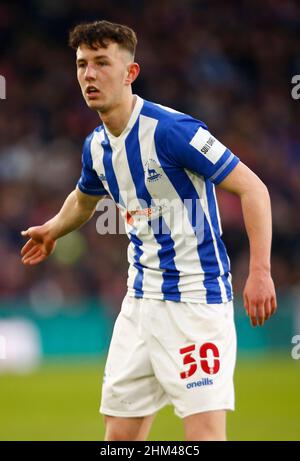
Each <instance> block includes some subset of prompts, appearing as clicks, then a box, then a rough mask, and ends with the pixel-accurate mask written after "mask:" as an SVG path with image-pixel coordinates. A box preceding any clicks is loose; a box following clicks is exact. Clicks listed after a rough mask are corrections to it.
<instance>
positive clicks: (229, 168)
mask: <svg viewBox="0 0 300 461" xmlns="http://www.w3.org/2000/svg"><path fill="white" fill-rule="evenodd" d="M239 162H240V159H239V158H238V157H234V158H233V159H232V161H231V162H230V163H229V165H228V166H227V167H226V168H225V169H224V170H223V171H222V172H221V173H220V175H219V176H217V177H216V178H215V179H213V180H212V182H213V183H214V184H216V185H218V184H220V182H222V181H223V179H225V178H226V176H228V175H229V173H231V171H232V170H233V169H234V168H235V167H236V166H237V164H238V163H239Z"/></svg>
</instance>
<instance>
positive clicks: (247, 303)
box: [243, 293, 249, 315]
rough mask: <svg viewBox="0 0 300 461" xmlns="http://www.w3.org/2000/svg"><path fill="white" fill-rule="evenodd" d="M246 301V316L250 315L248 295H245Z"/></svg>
mask: <svg viewBox="0 0 300 461" xmlns="http://www.w3.org/2000/svg"><path fill="white" fill-rule="evenodd" d="M243 299H244V308H245V309H246V314H247V315H249V300H248V296H247V294H246V293H244V294H243Z"/></svg>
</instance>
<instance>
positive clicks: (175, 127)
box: [141, 100, 207, 137]
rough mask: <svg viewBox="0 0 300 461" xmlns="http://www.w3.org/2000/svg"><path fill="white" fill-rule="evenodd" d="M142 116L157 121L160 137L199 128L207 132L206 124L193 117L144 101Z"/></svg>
mask: <svg viewBox="0 0 300 461" xmlns="http://www.w3.org/2000/svg"><path fill="white" fill-rule="evenodd" d="M141 116H144V117H149V118H152V119H155V120H156V121H157V130H156V132H157V133H156V134H157V136H159V137H162V136H170V135H172V132H174V131H175V132H182V133H184V132H186V131H192V130H195V129H198V128H199V127H202V128H203V129H205V130H207V126H206V124H205V123H204V122H202V121H201V120H197V119H195V118H194V117H192V116H191V115H188V114H185V113H184V112H179V111H178V110H175V109H173V108H171V107H167V106H163V105H161V104H157V103H154V102H150V101H146V100H144V105H143V108H142V110H141Z"/></svg>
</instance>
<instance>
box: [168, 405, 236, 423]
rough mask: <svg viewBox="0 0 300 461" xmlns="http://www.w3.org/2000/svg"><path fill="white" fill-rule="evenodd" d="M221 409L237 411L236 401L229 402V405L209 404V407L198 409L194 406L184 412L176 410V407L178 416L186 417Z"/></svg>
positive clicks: (175, 411)
mask: <svg viewBox="0 0 300 461" xmlns="http://www.w3.org/2000/svg"><path fill="white" fill-rule="evenodd" d="M220 410H226V411H235V405H234V403H233V404H231V405H230V404H227V405H224V404H223V405H221V404H220V405H211V406H207V407H201V408H200V409H196V408H193V409H191V410H190V411H186V412H184V413H182V412H179V411H177V410H176V408H175V407H174V413H175V415H176V416H178V418H181V419H183V418H186V417H187V416H192V415H195V414H197V413H205V412H206V411H220Z"/></svg>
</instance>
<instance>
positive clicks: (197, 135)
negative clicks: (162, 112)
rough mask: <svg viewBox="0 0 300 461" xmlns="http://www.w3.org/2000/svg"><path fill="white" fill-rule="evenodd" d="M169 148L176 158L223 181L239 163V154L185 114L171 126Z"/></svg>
mask: <svg viewBox="0 0 300 461" xmlns="http://www.w3.org/2000/svg"><path fill="white" fill-rule="evenodd" d="M167 150H168V154H169V156H170V157H171V158H172V159H173V161H174V162H175V163H176V164H177V165H178V166H180V167H182V168H187V169H189V170H191V171H194V172H196V173H198V174H199V175H201V176H203V177H205V178H208V179H210V180H211V181H212V182H213V183H215V184H219V183H220V182H221V181H223V179H225V178H226V176H227V175H228V174H229V173H230V172H231V171H232V170H233V168H234V167H235V166H236V165H237V164H238V162H239V158H238V157H236V155H234V154H233V153H232V152H231V151H230V150H229V149H227V147H226V146H224V145H223V144H222V143H221V142H220V141H218V140H217V139H216V138H215V137H214V136H213V135H212V134H211V133H210V132H209V131H208V129H207V126H206V125H205V124H204V123H203V122H201V121H199V120H196V119H194V118H192V117H189V116H185V115H183V116H182V117H180V118H178V119H177V120H176V121H175V122H174V123H172V125H171V126H170V127H169V129H168V133H167Z"/></svg>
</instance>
